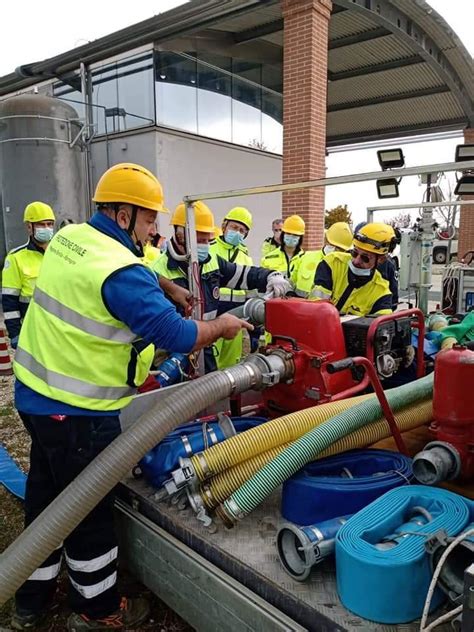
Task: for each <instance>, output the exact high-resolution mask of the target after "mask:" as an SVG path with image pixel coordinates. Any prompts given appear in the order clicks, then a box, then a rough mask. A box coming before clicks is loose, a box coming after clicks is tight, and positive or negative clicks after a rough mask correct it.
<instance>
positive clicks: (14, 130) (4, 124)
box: [0, 94, 90, 262]
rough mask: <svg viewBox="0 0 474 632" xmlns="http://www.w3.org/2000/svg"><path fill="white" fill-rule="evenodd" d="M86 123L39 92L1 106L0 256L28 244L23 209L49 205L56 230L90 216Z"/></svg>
mask: <svg viewBox="0 0 474 632" xmlns="http://www.w3.org/2000/svg"><path fill="white" fill-rule="evenodd" d="M86 188H87V178H86V171H85V161H84V146H83V142H82V124H81V122H80V121H79V117H78V114H77V112H76V110H75V109H74V108H73V107H71V106H70V105H69V104H67V103H64V102H62V101H60V100H58V99H54V98H51V97H46V96H41V95H37V94H24V95H19V96H15V97H11V98H9V99H6V100H5V101H2V102H1V103H0V200H2V218H1V220H0V258H1V261H2V262H3V259H4V257H5V254H6V252H8V251H9V250H11V249H12V248H14V247H16V246H19V245H20V244H22V243H25V241H26V240H27V236H26V231H25V228H24V226H23V211H24V208H25V206H26V205H27V204H28V203H29V202H34V201H35V200H40V201H41V202H46V203H47V204H50V205H51V206H52V208H53V209H54V212H55V214H56V218H57V224H56V227H60V226H61V225H62V224H64V223H69V222H70V221H71V220H72V221H74V222H80V221H84V220H85V219H87V217H88V216H89V208H90V207H89V201H88V200H87V196H86Z"/></svg>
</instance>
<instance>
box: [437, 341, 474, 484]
mask: <svg viewBox="0 0 474 632" xmlns="http://www.w3.org/2000/svg"><path fill="white" fill-rule="evenodd" d="M433 418H434V422H433V423H432V425H431V430H432V431H433V432H434V434H435V436H436V440H437V441H445V442H447V443H450V444H451V445H452V446H453V447H454V448H455V449H456V450H457V451H458V452H459V456H460V457H461V477H462V478H465V479H466V478H472V476H474V351H469V349H466V348H465V347H462V346H454V347H453V348H452V349H448V350H446V351H441V352H440V353H439V354H438V356H437V358H436V363H435V376H434V393H433Z"/></svg>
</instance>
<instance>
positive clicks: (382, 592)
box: [336, 485, 470, 623]
mask: <svg viewBox="0 0 474 632" xmlns="http://www.w3.org/2000/svg"><path fill="white" fill-rule="evenodd" d="M469 522H470V511H469V504H468V501H466V499H464V498H463V497H462V496H458V495H457V494H453V493H452V492H448V491H446V490H444V489H437V488H431V487H423V486H421V485H412V486H409V487H408V486H407V487H398V488H396V489H392V490H391V491H389V492H387V493H386V494H385V495H384V496H382V497H380V498H378V499H377V500H375V501H374V502H373V503H372V504H370V505H368V506H367V507H365V509H362V510H361V511H359V513H357V514H356V515H355V516H353V517H352V518H350V519H349V520H348V521H347V522H346V523H345V524H344V525H343V526H342V527H341V529H340V530H339V531H338V534H337V536H336V571H337V591H338V593H339V598H340V599H341V601H342V603H343V604H344V606H345V607H346V608H348V609H349V610H351V611H352V612H354V613H355V614H357V615H359V616H361V617H364V618H365V619H370V620H372V621H377V622H379V623H407V622H409V621H413V620H414V619H417V618H418V617H420V616H421V614H422V610H423V604H424V601H425V598H426V594H427V591H428V587H429V585H430V580H431V574H432V571H431V568H430V562H429V556H428V554H427V553H426V550H425V543H426V541H427V539H429V537H430V536H431V535H432V534H434V533H436V532H437V531H438V530H439V529H444V530H445V531H446V532H447V533H448V535H449V536H454V535H456V534H458V533H460V532H461V531H462V530H463V529H464V527H466V526H467V525H468V524H469ZM442 600H443V594H442V593H441V591H440V590H436V591H435V593H434V595H433V600H432V603H431V606H432V608H435V607H437V606H438V605H439V604H440V603H441V601H442Z"/></svg>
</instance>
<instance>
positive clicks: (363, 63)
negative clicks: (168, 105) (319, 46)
mask: <svg viewBox="0 0 474 632" xmlns="http://www.w3.org/2000/svg"><path fill="white" fill-rule="evenodd" d="M282 29H283V19H282V15H281V9H280V3H279V1H278V0H219V1H218V0H204V1H202V0H193V1H192V2H189V3H188V4H185V5H182V6H180V7H178V8H176V9H173V10H172V11H168V12H166V13H163V14H161V15H158V16H155V17H154V18H151V19H150V20H145V21H144V22H141V23H139V24H136V25H134V26H131V27H129V28H127V29H123V30H122V31H119V32H117V33H114V34H112V35H109V36H106V37H104V38H101V39H99V40H96V41H95V42H92V43H90V44H86V45H85V46H81V47H79V48H77V49H74V50H72V51H69V52H67V53H64V54H62V55H59V56H57V57H55V58H52V59H50V60H45V61H44V62H38V63H35V64H30V65H28V66H24V67H22V70H21V73H20V74H18V71H17V73H16V74H15V73H12V74H10V75H7V76H5V77H3V78H0V94H6V93H8V92H13V91H15V90H18V89H20V88H23V87H25V86H27V85H32V84H33V83H37V82H38V81H39V80H44V79H46V78H48V77H51V76H56V77H58V76H59V77H63V78H64V76H65V75H67V74H68V73H71V72H74V71H76V70H77V68H78V65H79V63H80V62H81V61H83V62H85V63H93V62H96V61H99V60H100V59H104V58H107V57H110V56H111V55H114V54H117V53H120V52H123V51H125V50H127V49H131V48H134V47H136V46H138V45H141V44H144V43H148V42H155V43H156V44H157V45H159V46H160V48H163V49H169V50H175V51H178V50H186V51H188V52H189V51H193V50H194V51H198V52H206V51H208V52H214V53H221V54H225V55H229V56H233V57H237V58H242V59H252V60H253V61H255V62H260V63H262V64H264V67H265V71H266V76H267V82H268V81H269V82H270V83H271V84H272V85H270V86H269V87H271V88H272V89H274V90H277V91H281V89H282V59H283V30H282ZM21 75H23V76H21ZM266 85H268V83H267V84H266ZM327 123H328V127H327V144H328V146H337V145H341V144H347V143H355V142H362V141H368V140H376V139H383V138H394V137H397V136H406V135H409V134H414V133H416V134H422V133H433V132H439V131H446V130H449V129H456V128H457V129H459V128H462V127H466V126H473V127H474V73H473V59H472V57H471V56H470V55H469V53H468V51H467V50H466V48H465V47H464V46H463V44H462V43H461V41H460V40H459V38H458V37H457V36H456V34H455V33H454V32H453V31H452V30H451V28H450V27H449V26H448V24H447V23H446V22H445V21H444V20H443V18H441V16H440V15H439V14H437V13H436V12H435V11H434V10H433V9H432V8H431V7H430V6H429V5H428V4H427V3H426V2H425V1H424V0H333V13H332V16H331V21H330V28H329V62H328V119H327Z"/></svg>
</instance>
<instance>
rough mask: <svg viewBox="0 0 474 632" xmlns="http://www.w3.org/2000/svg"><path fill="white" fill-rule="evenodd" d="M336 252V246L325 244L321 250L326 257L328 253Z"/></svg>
mask: <svg viewBox="0 0 474 632" xmlns="http://www.w3.org/2000/svg"><path fill="white" fill-rule="evenodd" d="M335 250H336V246H331V244H326V245H325V246H324V248H323V252H324V254H325V255H328V254H329V253H330V252H334V251H335Z"/></svg>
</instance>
